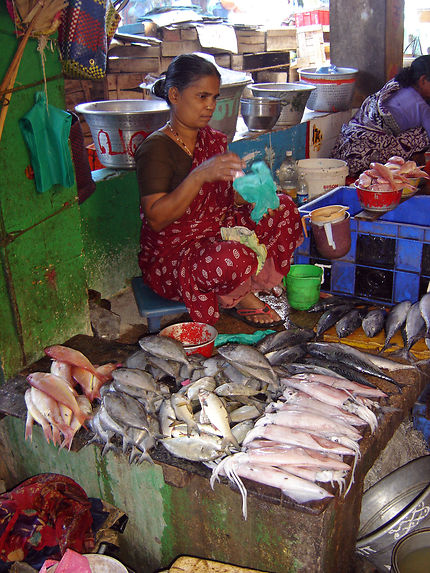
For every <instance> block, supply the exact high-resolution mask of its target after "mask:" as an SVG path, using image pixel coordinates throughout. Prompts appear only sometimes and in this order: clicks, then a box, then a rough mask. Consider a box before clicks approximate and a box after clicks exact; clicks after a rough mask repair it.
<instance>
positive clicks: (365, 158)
mask: <svg viewBox="0 0 430 573" xmlns="http://www.w3.org/2000/svg"><path fill="white" fill-rule="evenodd" d="M429 103H430V56H420V57H419V58H417V59H416V60H414V61H413V62H412V64H411V65H410V67H407V68H403V69H402V70H401V71H400V72H399V73H398V74H397V75H396V76H395V78H394V79H392V80H390V81H389V82H388V83H386V84H385V86H384V87H383V88H382V89H380V90H379V91H378V92H376V93H375V94H373V95H370V96H369V97H367V98H366V99H365V100H364V102H363V104H362V105H361V107H360V109H359V110H358V112H357V113H356V114H355V116H354V117H353V118H352V119H351V121H350V122H349V123H347V124H344V125H343V126H342V130H341V132H340V135H339V137H338V139H337V141H336V143H335V146H334V148H333V151H332V157H335V158H336V159H343V160H344V161H346V162H347V164H348V167H349V174H350V175H351V176H354V177H355V176H357V175H359V174H360V173H361V172H362V171H364V170H365V169H368V167H369V165H370V163H371V162H374V161H376V162H378V163H385V162H386V161H387V160H388V159H389V158H390V157H391V156H393V155H397V156H400V157H402V158H403V159H405V160H408V159H415V160H418V161H420V160H421V158H419V157H416V155H417V154H419V153H421V152H423V151H426V150H427V149H429V148H430V105H429Z"/></svg>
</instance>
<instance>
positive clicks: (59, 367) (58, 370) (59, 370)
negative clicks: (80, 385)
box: [51, 360, 75, 388]
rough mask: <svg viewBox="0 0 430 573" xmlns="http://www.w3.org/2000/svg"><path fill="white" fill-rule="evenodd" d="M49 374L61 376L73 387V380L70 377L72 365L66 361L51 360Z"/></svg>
mask: <svg viewBox="0 0 430 573" xmlns="http://www.w3.org/2000/svg"><path fill="white" fill-rule="evenodd" d="M51 374H55V375H56V376H61V377H62V378H64V380H65V381H66V382H67V383H68V385H69V386H70V387H71V388H73V387H74V386H75V381H74V380H73V378H72V365H71V364H68V363H67V362H60V361H59V360H53V361H52V363H51Z"/></svg>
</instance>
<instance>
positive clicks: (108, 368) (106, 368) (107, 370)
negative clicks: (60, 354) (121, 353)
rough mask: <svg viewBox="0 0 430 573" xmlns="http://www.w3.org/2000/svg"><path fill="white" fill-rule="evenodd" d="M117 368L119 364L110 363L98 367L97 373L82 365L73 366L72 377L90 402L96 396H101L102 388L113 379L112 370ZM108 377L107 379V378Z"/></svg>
mask: <svg viewBox="0 0 430 573" xmlns="http://www.w3.org/2000/svg"><path fill="white" fill-rule="evenodd" d="M115 368H117V364H113V363H108V364H103V366H99V367H98V368H96V373H98V375H99V376H98V377H97V375H94V374H93V373H92V372H90V371H89V370H86V369H85V368H82V367H80V366H72V377H73V379H74V380H75V381H76V382H77V383H78V384H79V386H80V387H81V388H82V391H83V392H84V394H85V396H86V397H87V398H88V400H89V401H90V402H92V401H93V400H94V399H95V398H100V388H101V387H102V386H103V384H105V383H106V382H107V381H109V380H111V379H112V372H113V371H114V370H115ZM105 378H107V380H106V379H105Z"/></svg>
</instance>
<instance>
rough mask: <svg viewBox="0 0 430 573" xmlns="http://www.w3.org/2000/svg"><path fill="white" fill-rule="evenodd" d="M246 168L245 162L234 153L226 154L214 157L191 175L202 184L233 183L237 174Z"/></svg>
mask: <svg viewBox="0 0 430 573" xmlns="http://www.w3.org/2000/svg"><path fill="white" fill-rule="evenodd" d="M245 167H246V161H243V160H242V159H241V158H240V157H239V156H238V155H236V153H232V152H231V151H230V152H227V153H223V154H222V155H214V157H211V158H210V159H208V160H207V161H205V162H204V163H202V164H201V165H199V166H198V167H196V168H195V169H194V171H193V172H192V173H194V174H195V175H198V176H199V177H201V178H202V183H204V182H212V181H233V179H235V178H236V177H237V174H238V173H240V174H242V170H243V169H244V168H245Z"/></svg>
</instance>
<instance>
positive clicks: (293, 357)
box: [265, 344, 306, 366]
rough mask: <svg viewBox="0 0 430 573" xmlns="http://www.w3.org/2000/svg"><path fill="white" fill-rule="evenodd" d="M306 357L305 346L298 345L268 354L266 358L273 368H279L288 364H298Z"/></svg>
mask: <svg viewBox="0 0 430 573" xmlns="http://www.w3.org/2000/svg"><path fill="white" fill-rule="evenodd" d="M304 356H306V347H305V346H304V345H303V344H296V345H295V346H287V347H286V348H280V349H279V350H274V351H271V352H267V353H266V354H265V357H266V358H267V360H268V361H269V362H270V364H271V365H272V366H279V365H280V364H287V363H288V362H298V361H300V359H301V358H303V357H304Z"/></svg>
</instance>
